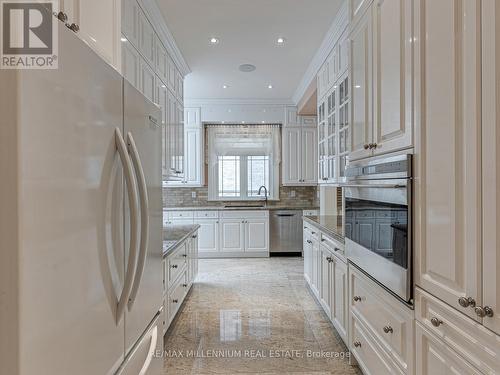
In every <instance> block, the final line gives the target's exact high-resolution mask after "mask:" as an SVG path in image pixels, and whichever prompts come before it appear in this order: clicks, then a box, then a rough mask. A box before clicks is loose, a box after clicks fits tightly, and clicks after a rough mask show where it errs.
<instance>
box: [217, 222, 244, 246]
mask: <svg viewBox="0 0 500 375" xmlns="http://www.w3.org/2000/svg"><path fill="white" fill-rule="evenodd" d="M220 232H221V249H220V250H221V251H223V252H243V251H245V220H244V219H222V220H221V231H220Z"/></svg>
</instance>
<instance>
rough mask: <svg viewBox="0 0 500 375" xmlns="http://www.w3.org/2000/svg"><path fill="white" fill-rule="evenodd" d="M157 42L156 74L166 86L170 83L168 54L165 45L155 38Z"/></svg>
mask: <svg viewBox="0 0 500 375" xmlns="http://www.w3.org/2000/svg"><path fill="white" fill-rule="evenodd" d="M155 39H156V42H155V46H156V50H155V52H156V59H155V67H156V74H158V77H159V78H160V79H161V81H162V82H164V83H165V84H166V83H167V82H168V53H167V50H166V49H165V47H164V46H163V43H162V42H161V41H160V39H159V38H158V37H155Z"/></svg>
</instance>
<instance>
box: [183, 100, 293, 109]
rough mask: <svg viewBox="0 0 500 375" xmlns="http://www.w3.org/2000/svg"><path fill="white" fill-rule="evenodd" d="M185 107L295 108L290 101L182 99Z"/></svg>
mask: <svg viewBox="0 0 500 375" xmlns="http://www.w3.org/2000/svg"><path fill="white" fill-rule="evenodd" d="M184 105H185V107H201V106H213V105H221V106H228V105H260V106H295V104H294V103H293V100H292V99H238V98H230V99H214V98H184Z"/></svg>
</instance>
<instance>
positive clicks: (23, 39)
mask: <svg viewBox="0 0 500 375" xmlns="http://www.w3.org/2000/svg"><path fill="white" fill-rule="evenodd" d="M56 6H57V2H56V1H50V0H46V1H33V0H32V1H25V0H0V20H1V22H2V28H1V33H2V35H1V43H2V45H1V56H0V68H2V69H56V68H57V19H56V18H55V17H53V16H52V12H53V9H57V8H56Z"/></svg>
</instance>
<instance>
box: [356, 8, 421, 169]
mask: <svg viewBox="0 0 500 375" xmlns="http://www.w3.org/2000/svg"><path fill="white" fill-rule="evenodd" d="M360 12H361V11H360ZM349 39H350V43H349V47H350V56H351V61H350V71H351V76H352V80H351V92H352V106H351V123H352V138H351V149H352V150H351V154H350V160H355V159H360V158H364V157H368V156H372V155H378V154H386V153H390V152H394V151H398V150H402V149H406V148H411V147H412V146H413V127H412V124H413V119H412V100H413V87H412V8H411V2H408V1H401V0H376V1H375V2H374V3H372V5H370V6H369V7H368V8H367V9H366V10H365V13H364V14H363V15H360V17H359V20H358V22H357V23H356V25H355V26H354V27H353V28H352V31H351V33H350V37H349Z"/></svg>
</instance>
